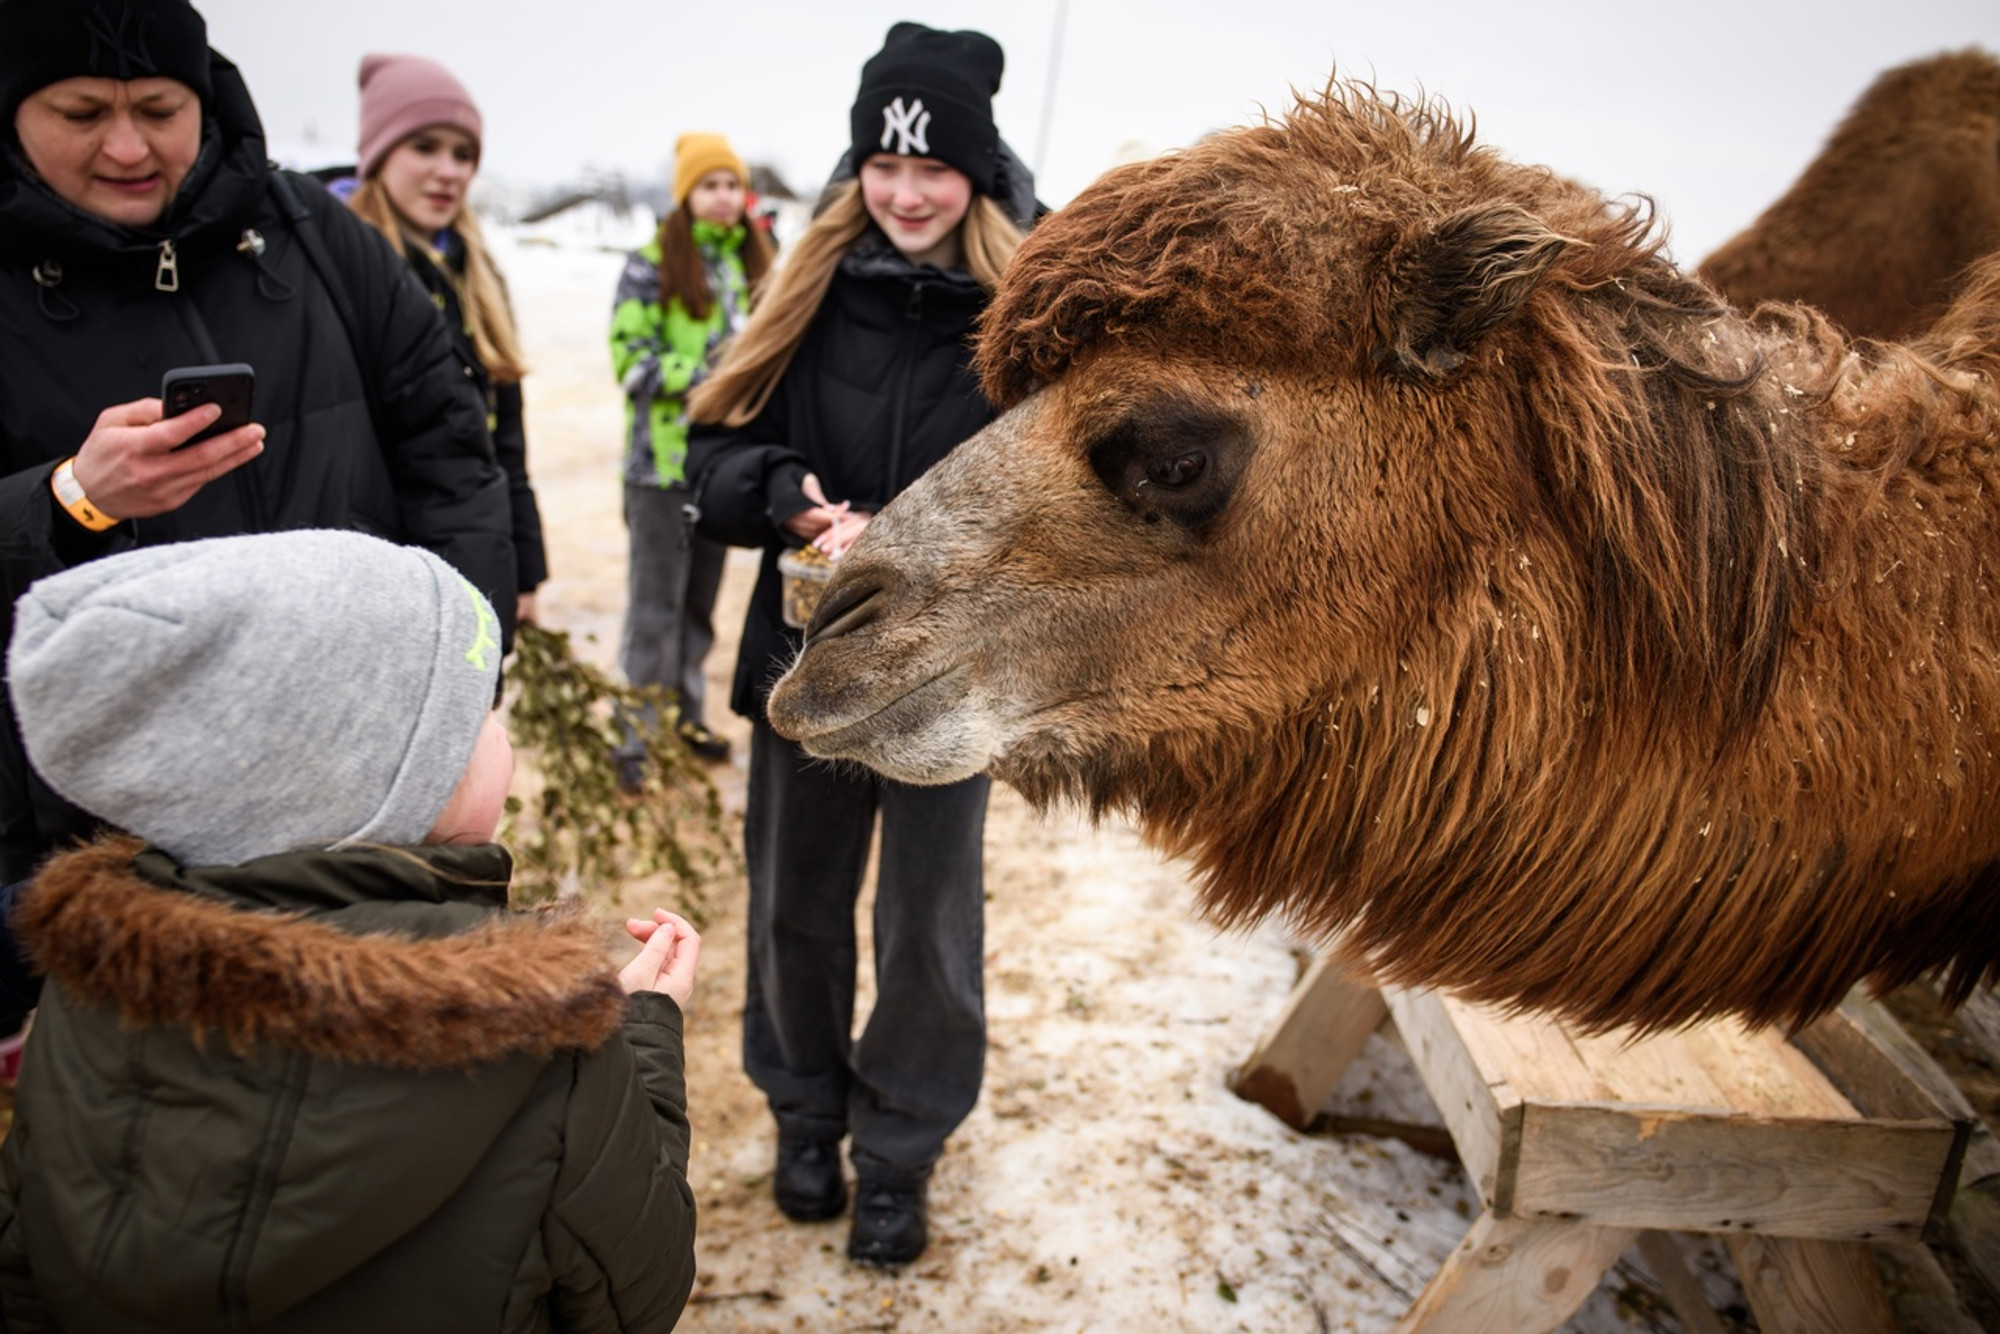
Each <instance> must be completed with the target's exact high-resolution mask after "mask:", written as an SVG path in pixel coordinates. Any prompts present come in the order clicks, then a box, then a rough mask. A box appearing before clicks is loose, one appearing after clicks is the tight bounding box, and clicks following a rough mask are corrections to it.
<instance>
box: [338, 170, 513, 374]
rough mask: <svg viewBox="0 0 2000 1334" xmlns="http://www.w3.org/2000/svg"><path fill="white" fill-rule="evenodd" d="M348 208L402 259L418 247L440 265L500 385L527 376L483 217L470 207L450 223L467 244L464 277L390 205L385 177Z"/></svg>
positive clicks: (368, 183) (373, 180)
mask: <svg viewBox="0 0 2000 1334" xmlns="http://www.w3.org/2000/svg"><path fill="white" fill-rule="evenodd" d="M348 203H349V206H350V207H352V208H353V210H354V212H355V214H356V215H357V216H358V217H360V218H361V220H362V221H364V222H366V223H369V224H370V225H372V226H373V227H374V228H375V230H376V231H378V232H380V233H382V235H384V236H386V237H388V238H389V244H390V245H391V246H393V247H395V250H396V253H397V254H398V255H401V256H402V257H403V258H404V259H406V260H407V259H408V258H409V257H410V249H409V248H410V246H412V245H415V246H416V247H418V248H419V249H420V250H422V251H423V253H424V257H425V258H426V259H428V260H430V262H431V263H432V264H434V265H436V266H437V270H438V272H439V273H442V274H443V275H444V277H445V281H446V282H448V283H450V284H451V285H452V286H453V287H454V288H455V289H457V292H458V304H459V307H460V309H461V310H462V311H463V312H464V315H465V327H466V330H467V332H468V333H470V334H471V335H472V350H473V352H474V353H475V354H476V355H477V356H478V357H479V364H480V365H481V366H483V367H484V368H485V369H486V374H487V376H488V377H489V378H490V379H492V381H493V382H494V383H495V384H514V383H516V382H518V381H519V380H520V379H521V377H522V376H524V375H526V374H527V373H528V362H527V358H526V357H524V356H522V354H521V338H520V335H519V334H518V333H517V332H516V331H515V329H514V309H513V306H512V305H511V303H509V302H508V300H507V284H506V282H505V280H504V279H502V278H501V277H500V269H499V267H498V266H497V265H495V264H494V262H493V252H492V251H490V250H488V249H487V248H486V237H485V234H484V233H482V232H481V231H480V230H479V218H478V216H477V215H476V214H474V213H473V211H472V210H471V209H470V208H465V209H461V210H459V214H458V218H457V220H456V221H454V222H453V223H452V224H451V228H452V230H453V231H455V232H457V233H458V237H459V240H461V241H463V242H465V274H464V276H463V277H461V276H460V275H458V274H456V273H454V272H452V267H451V265H450V264H449V263H448V262H446V260H445V258H444V256H443V255H441V254H439V253H438V252H437V250H436V249H435V248H434V247H433V246H432V245H431V244H430V243H429V242H428V241H426V240H424V239H423V238H422V237H420V236H418V235H417V234H416V233H415V232H413V231H412V230H410V226H409V224H408V223H406V222H404V221H403V215H402V214H400V213H398V212H396V206H395V204H393V203H391V202H390V200H389V191H388V190H387V189H386V188H385V187H384V186H383V184H382V178H381V177H380V176H370V177H369V178H368V179H367V180H365V181H363V182H362V183H361V185H360V188H358V189H357V190H355V192H354V198H353V199H351V200H349V201H348Z"/></svg>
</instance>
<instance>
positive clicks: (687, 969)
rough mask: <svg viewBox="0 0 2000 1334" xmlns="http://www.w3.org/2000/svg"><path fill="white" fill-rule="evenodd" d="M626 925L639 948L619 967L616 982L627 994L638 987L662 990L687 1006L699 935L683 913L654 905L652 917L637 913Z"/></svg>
mask: <svg viewBox="0 0 2000 1334" xmlns="http://www.w3.org/2000/svg"><path fill="white" fill-rule="evenodd" d="M625 929H626V930H627V931H629V932H631V933H632V939H634V940H636V941H639V942H641V946H642V947H641V949H640V950H639V952H638V953H637V954H635V955H633V956H632V962H630V963H628V964H626V965H625V966H624V967H623V968H621V969H619V970H618V985H620V986H622V987H624V988H625V994H626V995H628V996H630V995H632V994H634V993H635V992H640V991H663V992H665V993H666V994H667V995H669V996H672V997H673V998H674V1003H675V1004H676V1005H680V1006H683V1007H684V1006H686V1005H687V1003H688V997H689V996H692V995H693V994H694V967H695V964H696V963H697V962H699V961H700V959H701V935H700V933H699V932H697V931H696V930H695V929H694V927H693V926H691V925H690V924H689V923H688V920H687V919H686V918H685V917H676V916H675V915H674V914H673V913H670V912H668V911H667V910H666V909H665V908H655V909H653V920H652V921H650V922H648V921H643V920H641V919H639V918H637V917H634V918H631V919H629V920H627V921H626V923H625Z"/></svg>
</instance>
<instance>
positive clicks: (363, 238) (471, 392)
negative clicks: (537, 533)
mask: <svg viewBox="0 0 2000 1334" xmlns="http://www.w3.org/2000/svg"><path fill="white" fill-rule="evenodd" d="M294 188H295V191H296V193H297V194H298V195H299V197H300V198H301V199H303V200H304V201H305V203H306V208H307V209H308V210H310V211H311V212H312V214H313V224H314V225H316V226H317V227H318V228H319V230H320V233H321V236H322V237H323V238H324V240H325V242H326V248H327V252H328V254H329V255H330V256H331V257H332V259H333V262H334V264H335V266H336V267H337V268H338V269H339V270H340V274H341V277H342V279H343V281H344V282H345V284H346V287H347V293H348V298H349V300H351V301H352V302H353V304H354V307H355V312H356V321H357V324H358V326H359V327H358V329H357V330H356V346H355V349H354V351H355V355H356V356H357V357H358V358H359V359H360V362H361V373H362V374H363V375H365V376H367V377H369V379H370V381H371V382H372V383H373V384H374V385H375V388H376V393H375V401H374V406H375V410H376V413H377V421H376V431H377V433H378V434H379V435H380V437H381V446H382V454H383V457H384V459H385V460H386V461H387V464H388V468H389V474H390V478H391V480H392V482H393V483H394V485H395V488H396V501H397V508H398V510H399V511H400V515H401V519H402V525H403V538H404V540H406V541H408V542H410V543H413V544H414V545H417V546H421V547H426V548H428V549H429V550H431V551H434V552H436V553H437V554H438V555H440V556H442V557H444V558H445V559H446V560H447V561H450V562H451V564H452V565H453V566H455V567H456V568H457V569H458V571H459V573H461V574H463V575H464V576H465V577H466V578H467V579H468V580H470V581H471V582H472V584H473V586H474V587H476V588H478V589H479V591H480V592H482V593H484V594H485V595H486V597H487V600H488V601H490V602H491V603H492V604H493V608H494V610H495V611H496V612H499V613H500V621H501V625H502V627H503V629H504V630H505V631H506V639H507V641H508V642H509V643H511V642H512V632H513V624H514V596H515V593H516V592H517V591H518V585H517V582H516V579H515V575H514V526H513V511H512V508H511V506H510V504H509V501H508V488H507V477H506V474H505V473H504V472H502V471H501V468H500V464H499V461H498V459H497V458H496V457H495V455H494V452H493V441H492V439H491V437H490V436H489V435H488V433H487V429H486V404H485V402H484V401H483V400H484V396H483V395H482V394H481V393H480V392H479V388H478V386H477V385H475V384H474V383H473V382H472V381H471V380H470V379H468V378H467V377H466V376H465V374H464V372H463V371H462V370H461V369H460V367H459V364H458V358H457V356H456V355H455V354H454V353H453V351H452V346H451V334H450V332H449V331H448V330H447V329H446V328H445V323H444V321H443V320H442V319H441V318H439V316H438V313H437V307H436V306H435V305H433V304H432V302H431V300H430V298H429V296H427V295H426V294H425V292H424V289H423V284H422V283H421V282H420V281H418V279H417V276H416V275H415V274H414V273H412V272H411V271H410V267H409V265H408V264H406V263H404V262H403V260H402V259H401V258H399V257H398V256H397V254H396V252H395V251H394V250H392V249H390V247H389V243H388V241H386V240H385V239H383V237H382V236H381V234H380V233H378V232H377V231H376V230H375V229H374V228H373V227H370V226H369V225H368V224H367V223H365V222H363V221H361V220H360V219H359V218H357V217H355V216H354V215H353V214H352V213H350V212H349V211H348V210H347V208H346V207H345V206H344V205H343V204H341V203H340V201H339V200H337V199H335V198H334V197H333V195H331V194H330V193H328V192H327V191H326V190H324V189H321V188H319V187H317V186H311V185H310V184H309V182H304V181H299V182H295V183H294Z"/></svg>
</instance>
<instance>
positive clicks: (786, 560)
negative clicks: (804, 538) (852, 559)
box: [778, 546, 833, 630]
mask: <svg viewBox="0 0 2000 1334" xmlns="http://www.w3.org/2000/svg"><path fill="white" fill-rule="evenodd" d="M778 573H779V574H781V575H783V576H784V589H783V596H782V600H783V602H784V615H785V624H786V625H789V626H791V627H792V628H793V629H794V630H803V629H805V628H806V623H807V622H808V621H810V620H812V614H813V608H815V607H817V606H819V599H820V594H822V593H824V592H826V581H827V580H829V579H831V578H832V577H833V561H832V560H831V559H830V558H829V557H828V556H827V554H826V553H825V552H824V551H821V550H820V549H819V548H818V547H812V546H806V547H800V548H799V549H798V550H796V551H787V552H785V553H784V554H783V555H781V556H779V557H778Z"/></svg>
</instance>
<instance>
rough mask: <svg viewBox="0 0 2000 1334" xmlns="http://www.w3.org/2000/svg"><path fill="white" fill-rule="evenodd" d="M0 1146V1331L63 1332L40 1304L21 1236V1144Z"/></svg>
mask: <svg viewBox="0 0 2000 1334" xmlns="http://www.w3.org/2000/svg"><path fill="white" fill-rule="evenodd" d="M21 1139H22V1136H20V1135H19V1134H11V1135H9V1136H8V1137H7V1141H6V1143H5V1144H4V1145H0V1329H4V1330H6V1331H8V1334H38V1331H43V1330H47V1331H50V1334H55V1332H56V1331H59V1330H61V1329H62V1326H61V1325H59V1324H57V1323H56V1319H55V1316H54V1315H53V1314H52V1313H51V1312H50V1311H49V1309H48V1306H47V1304H46V1303H45V1302H43V1300H42V1296H41V1292H40V1290H39V1289H38V1288H37V1287H36V1284H35V1268H34V1265H33V1263H32V1262H31V1261H30V1260H29V1258H28V1241H27V1238H26V1237H24V1236H22V1235H21V1143H20V1141H21Z"/></svg>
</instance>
